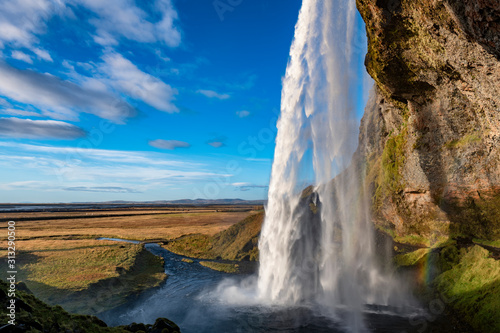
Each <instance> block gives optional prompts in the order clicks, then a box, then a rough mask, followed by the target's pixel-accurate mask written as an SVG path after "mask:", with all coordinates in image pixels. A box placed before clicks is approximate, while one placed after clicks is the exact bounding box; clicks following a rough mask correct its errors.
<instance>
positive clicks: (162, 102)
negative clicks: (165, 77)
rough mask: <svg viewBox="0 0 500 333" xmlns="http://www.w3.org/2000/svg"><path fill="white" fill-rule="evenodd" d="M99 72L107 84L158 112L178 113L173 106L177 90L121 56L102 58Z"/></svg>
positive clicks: (112, 55) (113, 53) (111, 54)
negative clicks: (106, 77)
mask: <svg viewBox="0 0 500 333" xmlns="http://www.w3.org/2000/svg"><path fill="white" fill-rule="evenodd" d="M103 60H104V64H102V65H101V67H100V70H101V71H102V72H103V73H105V74H106V75H107V76H108V77H109V83H110V84H111V85H112V86H113V87H115V88H116V89H118V90H121V91H123V92H125V93H127V94H128V95H130V96H131V97H133V98H135V99H139V100H142V101H144V102H145V103H146V104H149V105H151V106H153V107H155V108H157V109H158V110H161V111H165V112H168V113H173V112H179V109H177V107H176V106H175V105H174V104H173V100H174V99H175V98H174V96H175V95H177V90H176V89H174V88H172V87H171V86H169V85H168V84H166V83H164V82H163V81H161V80H160V79H158V78H156V77H154V76H151V75H149V74H147V73H145V72H143V71H141V70H140V69H138V68H137V66H135V65H134V64H133V63H132V62H131V61H130V60H128V59H126V58H124V57H123V56H122V55H121V54H118V53H115V52H111V53H108V54H105V55H104V56H103Z"/></svg>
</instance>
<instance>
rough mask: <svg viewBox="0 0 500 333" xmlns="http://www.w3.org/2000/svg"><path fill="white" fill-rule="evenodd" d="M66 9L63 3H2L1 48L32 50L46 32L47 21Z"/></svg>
mask: <svg viewBox="0 0 500 333" xmlns="http://www.w3.org/2000/svg"><path fill="white" fill-rule="evenodd" d="M64 7H65V5H64V4H63V1H52V0H37V1H28V0H25V1H0V31H2V33H1V34H0V46H2V44H11V45H13V46H15V47H27V48H31V47H32V46H33V45H34V44H36V43H37V42H38V37H37V35H38V34H40V33H43V31H44V30H45V28H46V21H47V20H48V19H49V18H50V17H51V16H52V15H54V14H55V13H58V12H60V11H61V10H62V9H63V8H64Z"/></svg>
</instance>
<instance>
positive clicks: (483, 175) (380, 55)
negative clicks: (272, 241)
mask: <svg viewBox="0 0 500 333" xmlns="http://www.w3.org/2000/svg"><path fill="white" fill-rule="evenodd" d="M357 7H358V10H359V11H360V13H361V15H362V17H363V19H364V20H365V23H366V30H367V35H368V54H367V56H366V62H365V63H366V67H367V70H368V72H369V74H370V75H371V76H372V77H373V78H374V80H375V82H376V89H375V91H374V93H373V94H372V96H371V99H370V102H369V105H368V106H367V108H366V112H365V115H364V117H363V120H362V124H361V131H360V145H359V148H358V152H357V158H359V160H360V161H361V162H362V163H363V164H364V165H365V166H366V184H367V188H368V191H369V194H370V195H371V198H372V208H373V213H374V217H375V221H376V224H377V225H378V226H379V227H380V228H382V229H385V230H387V231H388V232H391V233H393V234H394V236H396V237H400V238H405V237H406V238H408V237H410V238H413V240H414V241H415V242H420V243H426V245H431V244H433V243H435V242H438V241H440V240H443V239H446V238H448V237H450V236H455V235H462V236H467V237H477V238H483V239H499V238H500V61H499V59H500V3H499V2H498V1H494V0H481V1H472V0H466V1H460V2H457V1H451V0H448V1H437V0H436V1H435V0H357ZM429 243H430V244H429Z"/></svg>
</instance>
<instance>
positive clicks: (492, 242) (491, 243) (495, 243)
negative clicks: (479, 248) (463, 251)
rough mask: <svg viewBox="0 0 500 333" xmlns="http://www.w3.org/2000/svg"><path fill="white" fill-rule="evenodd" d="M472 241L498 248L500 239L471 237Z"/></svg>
mask: <svg viewBox="0 0 500 333" xmlns="http://www.w3.org/2000/svg"><path fill="white" fill-rule="evenodd" d="M473 241H474V243H477V244H481V245H487V246H493V247H498V248H500V240H484V239H477V238H474V239H473Z"/></svg>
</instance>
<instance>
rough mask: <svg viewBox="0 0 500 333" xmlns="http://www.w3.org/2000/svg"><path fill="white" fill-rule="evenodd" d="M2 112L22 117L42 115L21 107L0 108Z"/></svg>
mask: <svg viewBox="0 0 500 333" xmlns="http://www.w3.org/2000/svg"><path fill="white" fill-rule="evenodd" d="M0 113H1V114H7V115H10V116H22V117H41V116H42V115H41V114H40V113H38V112H34V111H27V110H20V109H12V108H7V109H0Z"/></svg>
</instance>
